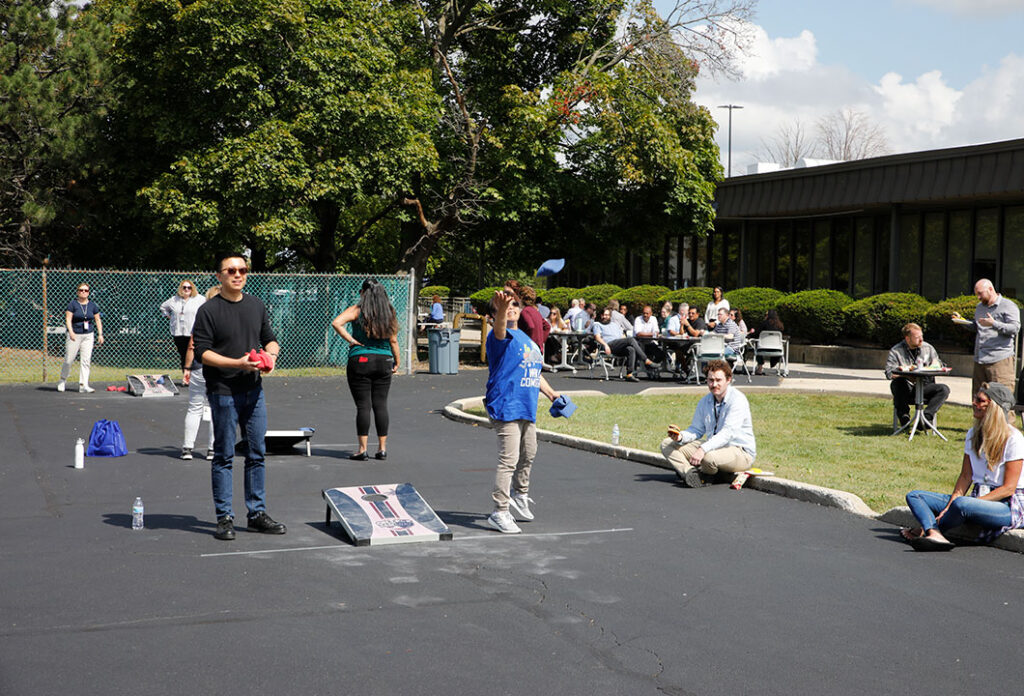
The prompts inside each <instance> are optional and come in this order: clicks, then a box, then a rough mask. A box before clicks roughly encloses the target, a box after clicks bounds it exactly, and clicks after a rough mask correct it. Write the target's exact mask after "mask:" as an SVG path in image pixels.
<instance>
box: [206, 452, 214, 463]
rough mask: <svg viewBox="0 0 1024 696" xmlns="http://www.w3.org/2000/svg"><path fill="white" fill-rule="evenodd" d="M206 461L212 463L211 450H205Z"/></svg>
mask: <svg viewBox="0 0 1024 696" xmlns="http://www.w3.org/2000/svg"><path fill="white" fill-rule="evenodd" d="M206 461H208V462H212V461H213V450H212V449H208V450H206Z"/></svg>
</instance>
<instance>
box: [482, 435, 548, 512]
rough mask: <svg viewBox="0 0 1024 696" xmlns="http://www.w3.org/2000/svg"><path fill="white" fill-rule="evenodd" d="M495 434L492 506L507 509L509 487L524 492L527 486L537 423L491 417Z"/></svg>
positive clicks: (535, 449) (510, 489)
mask: <svg viewBox="0 0 1024 696" xmlns="http://www.w3.org/2000/svg"><path fill="white" fill-rule="evenodd" d="M491 423H492V424H493V425H494V430H495V432H496V433H497V434H498V471H497V473H496V474H495V476H494V490H493V491H492V492H491V498H493V499H494V509H495V510H502V511H507V510H508V498H509V493H510V492H511V491H515V492H516V493H526V492H528V491H529V490H530V469H531V468H532V467H533V458H534V457H536V456H537V426H536V425H534V423H533V422H532V421H528V420H517V421H496V420H492V421H491Z"/></svg>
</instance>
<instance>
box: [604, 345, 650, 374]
mask: <svg viewBox="0 0 1024 696" xmlns="http://www.w3.org/2000/svg"><path fill="white" fill-rule="evenodd" d="M608 347H609V348H611V350H612V355H618V356H625V357H626V370H627V372H628V373H629V374H633V372H634V371H635V370H636V359H637V358H640V362H641V363H646V362H647V353H645V352H644V349H643V348H641V347H640V344H639V343H637V342H636V339H635V338H633V337H632V336H628V337H626V338H617V339H615V340H614V341H609V342H608Z"/></svg>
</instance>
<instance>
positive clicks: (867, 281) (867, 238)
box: [853, 217, 889, 298]
mask: <svg viewBox="0 0 1024 696" xmlns="http://www.w3.org/2000/svg"><path fill="white" fill-rule="evenodd" d="M854 229H855V232H854V238H853V296H854V297H858V298H859V297H867V296H868V295H870V294H871V288H872V285H871V271H872V268H873V264H874V260H875V228H874V220H873V219H871V218H865V217H859V218H857V220H856V223H855V225H854ZM884 253H885V254H888V253H889V250H888V249H885V250H884Z"/></svg>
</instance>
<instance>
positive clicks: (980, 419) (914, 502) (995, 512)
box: [900, 382, 1024, 551]
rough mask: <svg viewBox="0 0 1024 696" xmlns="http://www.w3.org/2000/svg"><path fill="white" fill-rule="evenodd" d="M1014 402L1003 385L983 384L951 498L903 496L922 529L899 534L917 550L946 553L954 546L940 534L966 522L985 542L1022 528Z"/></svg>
mask: <svg viewBox="0 0 1024 696" xmlns="http://www.w3.org/2000/svg"><path fill="white" fill-rule="evenodd" d="M1013 403H1014V398H1013V394H1012V393H1011V392H1010V390H1009V389H1007V388H1006V386H1005V385H1002V384H999V383H992V384H989V383H987V382H986V383H984V384H982V385H981V389H979V390H978V393H977V394H976V395H975V397H974V401H973V404H972V405H973V408H974V427H972V428H971V429H970V430H968V431H967V441H966V442H965V444H964V459H963V464H962V465H961V468H960V476H959V478H957V480H956V484H955V485H954V486H953V494H952V495H944V494H941V493H931V492H929V491H911V492H910V493H907V505H909V506H910V511H911V512H912V513H914V517H916V518H917V521H918V522H920V523H921V526H920V527H914V528H912V529H903V530H901V531H900V533H901V534H902V535H903V538H904V539H906V540H907V541H909V542H910V545H911V546H913V547H914V550H915V551H949V550H950V549H952V548H953V543H952V542H951V541H949V539H947V538H946V537H945V536H944V535H943V532H944V531H946V530H949V529H952V528H954V527H958V526H960V525H961V524H965V523H973V524H977V525H979V526H981V527H983V528H984V531H983V532H982V533H981V535H980V537H979V539H978V540H979V541H983V542H990V541H992V540H993V539H995V538H996V537H997V536H999V535H1000V534H1002V533H1003V532H1005V531H1006V530H1008V529H1017V528H1019V527H1024V478H1022V476H1021V460H1022V459H1024V435H1022V434H1021V433H1020V431H1019V430H1017V429H1016V428H1014V427H1013V426H1012V425H1010V423H1009V421H1008V418H1009V413H1010V410H1011V409H1012V408H1013ZM972 482H973V484H974V485H973V487H972V486H971V483H972ZM968 489H970V493H968Z"/></svg>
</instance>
